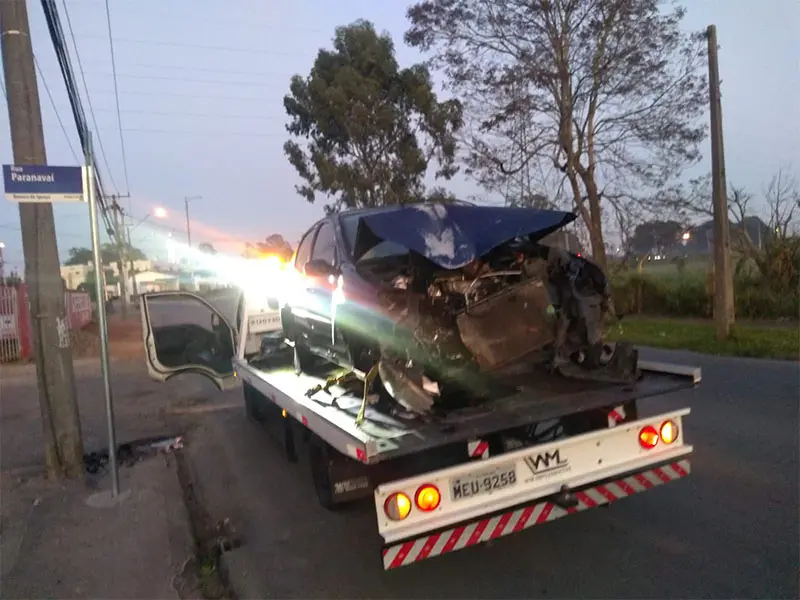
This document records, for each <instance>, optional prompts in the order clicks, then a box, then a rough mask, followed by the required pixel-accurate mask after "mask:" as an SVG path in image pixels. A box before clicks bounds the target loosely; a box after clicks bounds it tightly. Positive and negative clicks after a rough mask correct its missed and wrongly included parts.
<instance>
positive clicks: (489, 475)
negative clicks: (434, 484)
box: [450, 463, 517, 500]
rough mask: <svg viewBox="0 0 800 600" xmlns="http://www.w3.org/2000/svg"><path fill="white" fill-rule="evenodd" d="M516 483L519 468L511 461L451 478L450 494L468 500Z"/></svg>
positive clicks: (455, 498)
mask: <svg viewBox="0 0 800 600" xmlns="http://www.w3.org/2000/svg"><path fill="white" fill-rule="evenodd" d="M516 483H517V469H516V465H515V464H514V463H511V464H508V465H504V466H502V467H497V468H496V469H492V470H487V471H481V472H479V473H475V474H473V475H466V476H463V477H454V478H453V479H451V480H450V496H451V498H452V499H453V500H466V499H467V498H474V497H476V496H485V495H489V494H492V493H494V492H498V491H500V490H504V489H506V488H510V487H512V486H514V485H516Z"/></svg>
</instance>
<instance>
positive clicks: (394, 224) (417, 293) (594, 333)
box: [353, 204, 637, 414]
mask: <svg viewBox="0 0 800 600" xmlns="http://www.w3.org/2000/svg"><path fill="white" fill-rule="evenodd" d="M574 219H575V215H574V214H572V213H568V212H561V211H548V210H534V209H521V208H494V207H478V206H467V205H459V204H454V205H443V204H429V205H428V204H426V205H416V206H405V207H397V208H392V209H389V210H386V211H380V212H376V213H373V214H368V215H365V216H363V217H362V218H361V219H360V222H359V225H358V230H357V235H356V239H355V243H354V248H353V259H354V261H355V264H356V268H357V269H358V271H359V273H360V275H361V276H362V277H364V278H365V279H367V280H369V281H370V282H371V283H372V284H373V285H374V286H375V287H376V288H377V289H378V298H379V302H380V305H381V307H382V310H383V311H384V313H385V315H386V316H387V317H388V322H390V323H391V324H392V325H391V327H392V328H393V331H391V332H387V334H386V335H383V336H381V340H382V341H381V347H380V352H379V356H380V360H379V365H378V371H379V374H380V378H381V382H382V383H383V386H384V388H385V389H386V391H387V392H388V393H389V394H390V395H391V396H392V397H393V398H394V400H395V401H397V402H398V403H399V404H401V405H402V406H403V407H405V408H406V409H408V410H411V411H413V412H415V413H418V414H427V413H430V412H431V411H435V410H436V408H437V407H439V408H441V407H445V406H450V405H451V404H452V401H453V398H458V399H459V400H458V402H459V403H460V404H462V405H463V403H464V402H465V401H466V402H467V403H468V402H470V401H472V400H474V401H480V400H481V399H482V398H485V397H486V396H487V395H490V394H491V392H490V390H489V389H488V388H486V381H487V378H486V377H485V375H502V374H503V373H507V372H519V371H520V370H536V369H547V370H550V371H558V372H560V373H561V374H563V375H565V376H569V377H581V378H597V379H602V380H615V381H619V380H632V379H634V378H635V377H636V375H637V369H636V360H637V357H636V351H635V349H633V348H631V347H628V346H621V347H620V348H619V351H617V352H615V350H614V349H613V348H611V347H609V346H608V345H607V344H605V343H604V340H603V329H604V321H605V318H606V316H607V315H608V314H609V312H610V289H609V285H608V281H607V279H606V277H605V275H604V274H603V272H602V270H601V269H600V268H599V267H598V266H597V265H595V264H594V263H593V262H592V261H590V260H587V259H585V258H581V257H579V256H577V255H575V254H572V253H570V252H568V251H566V250H563V249H560V248H555V247H550V246H545V245H543V244H540V243H539V240H540V239H541V238H542V237H543V236H545V235H547V234H549V233H551V232H553V231H555V230H557V229H559V228H561V227H563V226H564V225H566V224H568V223H570V222H572V221H573V220H574ZM383 242H390V243H392V244H394V245H397V246H402V247H403V248H406V249H407V250H408V252H407V253H405V254H402V255H399V256H398V255H391V256H388V257H386V258H385V259H381V258H370V257H369V252H370V250H372V249H373V248H375V247H376V246H378V245H379V244H381V243H383Z"/></svg>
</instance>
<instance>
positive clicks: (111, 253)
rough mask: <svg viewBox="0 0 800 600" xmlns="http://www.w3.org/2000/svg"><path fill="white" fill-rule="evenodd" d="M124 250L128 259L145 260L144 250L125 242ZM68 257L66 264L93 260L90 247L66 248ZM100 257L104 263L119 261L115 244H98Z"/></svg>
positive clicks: (80, 263)
mask: <svg viewBox="0 0 800 600" xmlns="http://www.w3.org/2000/svg"><path fill="white" fill-rule="evenodd" d="M124 247H125V251H126V254H127V257H128V260H147V256H146V255H145V253H144V252H142V251H141V250H139V248H136V247H134V246H130V245H128V244H125V246H124ZM67 254H68V256H69V258H68V259H67V261H66V262H65V263H64V264H66V265H88V264H89V263H91V262H93V261H94V258H93V256H92V250H91V248H70V249H69V250H67ZM100 257H101V259H102V261H103V262H104V263H106V264H108V263H112V262H118V261H119V252H118V251H117V245H116V244H102V245H101V246H100Z"/></svg>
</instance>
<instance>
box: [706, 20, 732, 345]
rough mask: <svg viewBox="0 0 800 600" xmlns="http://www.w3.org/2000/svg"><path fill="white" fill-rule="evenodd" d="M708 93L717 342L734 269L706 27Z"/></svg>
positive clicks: (711, 42) (711, 33)
mask: <svg viewBox="0 0 800 600" xmlns="http://www.w3.org/2000/svg"><path fill="white" fill-rule="evenodd" d="M706 36H707V38H708V91H709V94H710V104H711V169H712V196H713V206H714V321H715V323H716V326H717V339H720V340H724V339H727V338H728V337H729V336H730V333H731V326H732V325H733V322H734V312H735V309H734V303H733V268H732V265H731V232H730V219H729V217H728V195H727V191H726V184H725V148H724V146H723V143H722V102H721V94H720V89H719V63H718V60H717V28H716V26H715V25H709V26H708V29H707V30H706Z"/></svg>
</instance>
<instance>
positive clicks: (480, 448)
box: [472, 440, 489, 456]
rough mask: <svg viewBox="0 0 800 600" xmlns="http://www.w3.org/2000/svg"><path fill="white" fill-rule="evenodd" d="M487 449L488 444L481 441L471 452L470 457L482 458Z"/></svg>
mask: <svg viewBox="0 0 800 600" xmlns="http://www.w3.org/2000/svg"><path fill="white" fill-rule="evenodd" d="M488 449H489V442H484V441H483V440H481V441H480V442H478V445H477V446H476V447H475V450H474V451H473V452H472V456H483V454H484V452H486V451H487V450H488Z"/></svg>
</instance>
